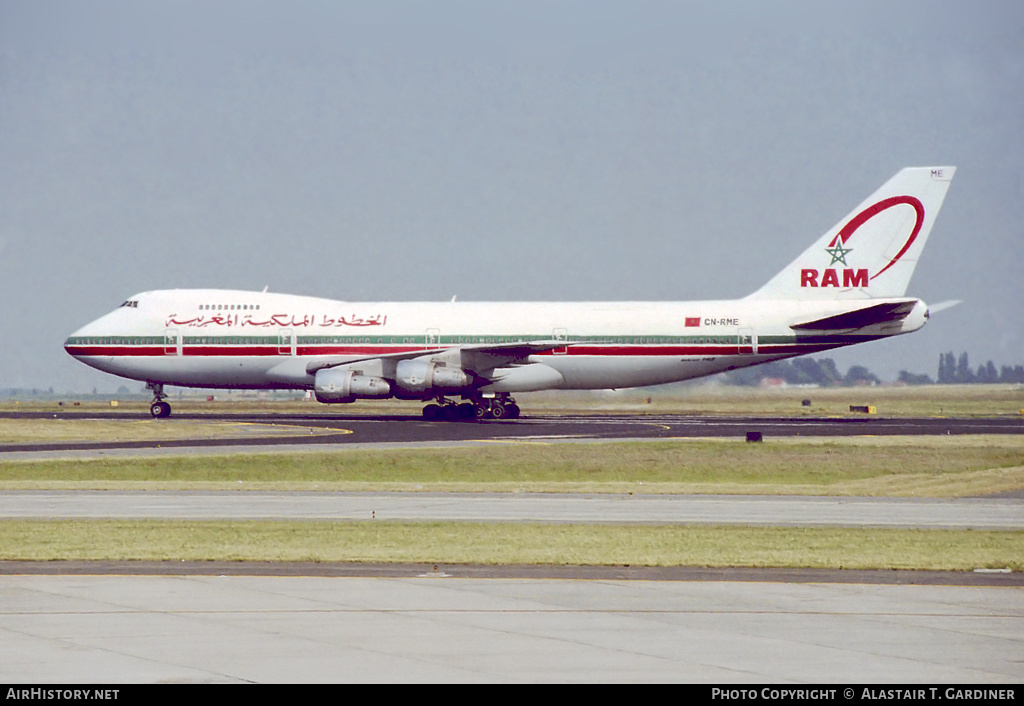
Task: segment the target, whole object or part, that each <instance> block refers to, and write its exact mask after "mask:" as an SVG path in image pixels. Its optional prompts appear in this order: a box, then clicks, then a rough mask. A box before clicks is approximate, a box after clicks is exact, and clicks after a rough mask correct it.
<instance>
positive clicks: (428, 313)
mask: <svg viewBox="0 0 1024 706" xmlns="http://www.w3.org/2000/svg"><path fill="white" fill-rule="evenodd" d="M887 301H892V300H891V299H889V300H887ZM906 301H910V302H914V301H916V300H912V299H908V300H906ZM870 303H871V300H863V299H862V300H857V301H850V300H843V301H788V300H787V301H772V300H764V299H741V300H732V301H702V302H586V303H579V302H571V303H550V302H490V303H484V302H454V301H453V302H443V303H394V302H392V303H349V302H342V301H332V300H328V299H319V298H313V297H304V296H293V295H285V294H275V293H265V292H243V291H231V290H217V289H201V290H166V291H155V292H145V293H142V294H139V295H137V296H135V297H132V298H131V299H129V300H128V301H126V302H125V303H124V304H123V305H122V306H121V307H119V308H117V309H115V310H114V311H112V312H111V313H109V314H107V315H106V316H103V317H101V318H99V319H97V320H96V321H93V322H92V323H90V324H88V325H86V326H84V327H82V328H81V329H79V330H78V331H76V332H75V333H74V334H72V335H71V336H70V337H69V338H68V340H67V342H66V343H65V348H66V349H67V351H68V352H69V353H70V354H71V355H73V356H74V357H75V358H77V359H79V360H81V361H82V362H84V363H86V364H88V365H91V366H92V367H94V368H98V369H99V370H103V371H106V372H109V373H113V374H115V375H119V376H122V377H126V378H131V379H136V380H143V381H147V382H152V383H162V384H169V385H181V386H188V387H210V388H249V389H274V388H277V389H288V388H292V389H312V388H313V384H314V373H315V369H316V367H317V365H318V361H328V362H329V363H330V364H331V365H338V364H342V363H346V362H347V361H366V362H365V366H363V367H366V368H368V370H367V371H365V372H366V374H370V375H383V376H384V377H387V370H386V365H385V366H384V369H383V370H382V369H381V363H380V361H381V360H384V361H387V360H389V359H390V358H391V357H394V356H404V357H406V358H409V357H415V356H416V355H418V354H422V355H423V356H425V357H428V358H436V359H438V360H442V359H445V360H448V361H449V364H450V357H449V358H446V356H448V353H445V352H442V351H459V355H460V356H461V357H460V362H459V363H458V365H461V366H462V367H466V368H468V369H470V368H471V369H473V370H475V371H477V372H479V373H481V374H482V375H483V377H482V378H480V379H479V380H478V384H477V385H476V387H475V388H474V389H475V391H476V392H480V393H489V392H521V391H529V390H540V389H604V388H623V387H636V386H643V385H653V384H659V383H666V382H673V381H679V380H686V379H690V378H695V377H701V376H704V375H710V374H714V373H717V372H721V371H724V370H730V369H734V368H740V367H746V366H749V365H755V364H757V363H763V362H767V361H770V360H777V359H780V358H786V357H791V356H796V355H803V354H806V353H815V352H819V351H823V350H827V349H830V348H835V347H838V346H845V345H850V344H853V343H859V342H863V341H867V340H874V339H877V338H882V337H886V336H891V335H895V334H900V333H906V332H909V331H913V330H916V329H918V328H920V327H921V326H922V325H923V324H924V321H925V317H926V316H927V314H926V310H925V307H924V304H923V303H922V302H917V303H916V305H915V306H914V310H913V312H912V314H911V315H910V316H907V317H906V318H904V319H902V320H898V321H889V322H885V323H880V324H874V325H871V326H868V327H862V328H859V329H856V330H855V331H854V330H850V331H836V330H830V331H825V332H817V333H815V332H805V331H796V330H795V329H793V328H791V326H792V325H793V324H795V323H797V322H800V321H807V320H812V319H818V318H823V317H826V316H832V315H835V314H840V313H843V312H845V311H849V310H851V309H853V308H856V307H863V306H865V305H866V304H870ZM538 341H547V342H552V341H555V342H560V341H565V343H566V345H565V347H553V346H549V347H548V349H547V350H543V351H540V352H537V353H533V354H530V355H524V356H522V357H521V358H518V359H512V358H510V357H509V356H507V355H504V356H497V357H493V360H491V361H490V362H489V361H488V355H489V354H490V352H491V351H492V350H493V348H494V347H499V348H500V347H501V346H507V345H514V344H516V343H529V342H538ZM352 365H353V367H357V368H358V367H360V366H361V365H363V364H362V363H353V364H352ZM360 372H364V371H362V370H360Z"/></svg>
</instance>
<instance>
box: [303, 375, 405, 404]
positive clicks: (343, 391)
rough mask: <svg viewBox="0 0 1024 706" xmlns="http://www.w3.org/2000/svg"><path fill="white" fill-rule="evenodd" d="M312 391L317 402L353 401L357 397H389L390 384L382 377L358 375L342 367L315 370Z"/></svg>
mask: <svg viewBox="0 0 1024 706" xmlns="http://www.w3.org/2000/svg"><path fill="white" fill-rule="evenodd" d="M313 393H314V394H315V395H316V401H317V402H325V403H338V402H353V401H355V400H358V399H372V398H381V397H391V385H390V384H389V383H388V381H387V380H385V379H384V378H379V377H374V376H372V375H359V374H358V373H356V372H355V371H353V370H347V369H344V368H325V369H323V370H318V371H316V377H315V378H314V379H313Z"/></svg>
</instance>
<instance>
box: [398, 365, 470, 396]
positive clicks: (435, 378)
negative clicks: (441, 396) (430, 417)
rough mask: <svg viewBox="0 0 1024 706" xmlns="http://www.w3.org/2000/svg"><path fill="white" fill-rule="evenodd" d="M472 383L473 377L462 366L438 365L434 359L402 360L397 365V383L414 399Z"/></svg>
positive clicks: (454, 389)
mask: <svg viewBox="0 0 1024 706" xmlns="http://www.w3.org/2000/svg"><path fill="white" fill-rule="evenodd" d="M472 384H473V378H472V377H471V376H470V375H469V374H468V373H467V372H466V371H465V370H463V369H462V368H454V367H448V366H445V365H438V364H437V363H436V362H435V361H432V360H423V359H420V358H415V359H413V360H402V361H399V363H398V365H397V366H396V367H395V385H396V386H397V387H398V388H399V389H400V390H401V392H404V393H406V395H411V396H412V399H418V398H421V397H423V396H424V395H428V394H433V393H435V392H436V393H445V392H453V391H456V390H461V389H464V388H466V387H469V386H470V385H472Z"/></svg>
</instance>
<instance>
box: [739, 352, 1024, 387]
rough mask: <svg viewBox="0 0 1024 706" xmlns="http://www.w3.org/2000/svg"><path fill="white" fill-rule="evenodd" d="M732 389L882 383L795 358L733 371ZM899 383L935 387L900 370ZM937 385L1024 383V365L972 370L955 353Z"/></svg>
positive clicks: (855, 369) (827, 362)
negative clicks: (771, 384)
mask: <svg viewBox="0 0 1024 706" xmlns="http://www.w3.org/2000/svg"><path fill="white" fill-rule="evenodd" d="M724 378H725V382H726V384H729V385H747V386H756V385H761V384H762V383H763V381H764V380H781V381H782V382H784V383H786V384H787V385H817V386H819V387H841V386H852V385H877V384H879V383H880V382H881V381H880V380H879V379H878V377H877V376H876V375H875V374H874V373H872V372H871V371H870V370H868V369H867V368H865V367H864V366H863V365H854V366H851V367H850V369H849V370H847V371H846V373H845V374H844V373H841V372H839V369H838V368H837V367H836V363H835V361H834V360H832V359H831V358H819V359H817V360H815V359H813V358H793V359H791V360H777V361H775V362H773V363H766V364H764V365H755V366H753V367H750V368H742V369H740V370H733V371H730V372H728V373H725V375H724ZM897 381H898V382H900V383H902V384H904V385H933V384H935V382H936V380H933V379H932V378H931V376H930V375H927V374H926V373H912V372H909V371H907V370H901V371H900V373H899V377H898V378H897ZM937 382H938V383H939V384H941V385H950V384H959V385H963V384H971V383H1024V365H1016V366H1009V365H1004V366H1002V367H1001V368H1000V369H999V370H998V371H997V370H996V366H995V364H994V363H993V362H992V361H991V360H990V361H988V362H987V363H985V364H984V365H979V366H978V368H977V369H976V370H975V369H972V368H971V365H970V362H969V360H968V357H967V353H961V354H960V356H959V358H958V357H956V356H954V355H953V353H951V352H950V353H943V354H942V355H941V356H939V375H938V380H937Z"/></svg>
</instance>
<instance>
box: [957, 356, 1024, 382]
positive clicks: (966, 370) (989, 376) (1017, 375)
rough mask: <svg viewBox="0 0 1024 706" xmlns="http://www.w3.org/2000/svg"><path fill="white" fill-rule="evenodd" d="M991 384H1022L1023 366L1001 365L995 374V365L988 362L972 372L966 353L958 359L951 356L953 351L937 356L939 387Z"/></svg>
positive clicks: (1023, 376) (1023, 380) (1023, 377)
mask: <svg viewBox="0 0 1024 706" xmlns="http://www.w3.org/2000/svg"><path fill="white" fill-rule="evenodd" d="M993 382H1011V383H1024V365H1014V366H1012V367H1011V366H1009V365H1003V366H1001V367H1000V368H999V371H998V372H996V366H995V363H993V362H992V361H991V360H990V361H988V362H987V363H985V364H984V365H979V366H978V369H977V370H974V369H972V368H971V364H970V361H969V359H968V357H967V351H964V352H963V353H961V354H960V357H959V358H957V357H956V356H954V355H953V351H950V352H949V353H942V354H941V355H940V356H939V377H938V383H939V384H940V385H953V384H958V385H963V384H970V383H993Z"/></svg>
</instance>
